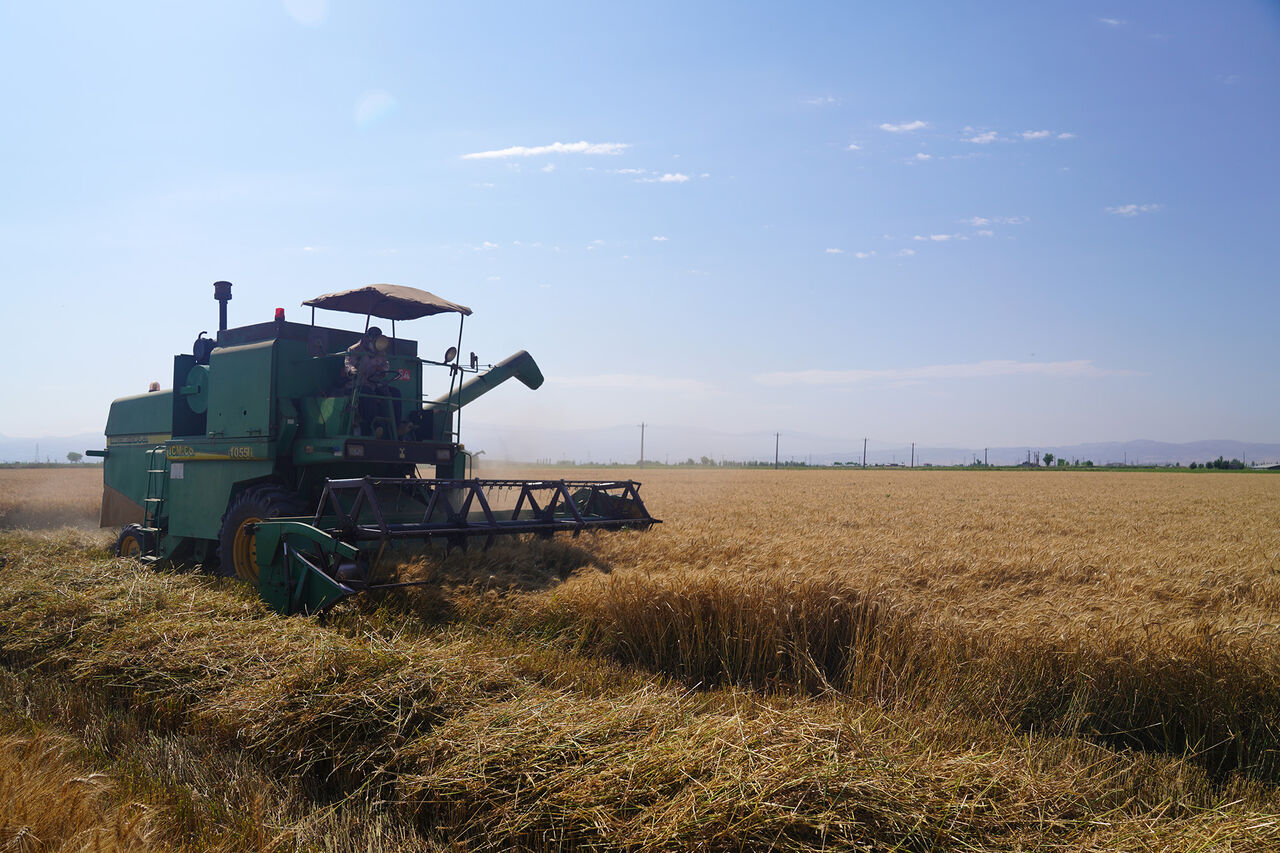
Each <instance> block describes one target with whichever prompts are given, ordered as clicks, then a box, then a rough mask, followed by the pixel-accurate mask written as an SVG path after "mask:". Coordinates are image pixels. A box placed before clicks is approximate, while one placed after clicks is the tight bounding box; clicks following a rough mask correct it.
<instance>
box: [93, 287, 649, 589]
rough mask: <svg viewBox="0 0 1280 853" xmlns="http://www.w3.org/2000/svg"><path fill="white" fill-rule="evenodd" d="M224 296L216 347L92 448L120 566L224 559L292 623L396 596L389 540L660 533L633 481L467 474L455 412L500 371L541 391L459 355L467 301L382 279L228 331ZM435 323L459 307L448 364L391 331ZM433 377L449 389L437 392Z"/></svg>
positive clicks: (537, 381) (199, 345)
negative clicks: (357, 327)
mask: <svg viewBox="0 0 1280 853" xmlns="http://www.w3.org/2000/svg"><path fill="white" fill-rule="evenodd" d="M214 298H215V299H217V301H218V303H219V324H218V334H217V337H216V338H207V337H205V335H206V333H205V332H201V333H200V336H199V337H198V338H197V339H196V341H195V344H194V345H193V346H192V352H191V353H190V354H186V355H177V356H174V359H173V385H172V387H171V388H168V389H155V388H153V390H152V391H151V392H149V393H146V394H139V395H136V396H132V397H122V398H120V399H118V400H116V401H114V402H113V403H112V404H111V411H110V414H109V415H108V417H107V427H106V444H107V447H106V449H105V450H91V451H88V452H89V454H90V455H93V456H102V457H105V459H104V483H103V497H102V520H101V524H102V526H103V527H121V526H123V530H122V531H121V533H120V536H119V538H118V539H117V550H118V552H119V553H120V554H121V555H122V556H133V557H137V558H139V559H143V560H147V561H162V560H163V561H168V562H172V563H176V564H193V563H200V564H202V565H204V566H205V567H206V568H211V567H216V568H217V571H219V572H220V573H222V574H224V575H228V576H235V577H239V578H240V579H242V580H244V581H246V582H249V583H252V584H254V585H255V586H257V588H258V590H259V591H260V593H261V594H262V597H263V599H265V600H266V601H267V602H268V603H269V604H270V605H271V606H272V607H273V608H275V609H276V610H278V611H280V612H282V613H315V612H322V611H324V610H325V609H327V608H328V607H330V606H332V605H333V604H334V603H335V602H337V601H339V600H341V599H342V598H344V597H346V596H348V595H352V594H354V593H357V592H362V591H366V590H372V589H386V588H390V587H394V586H399V584H392V583H387V582H385V581H382V580H380V578H379V564H380V559H381V557H382V556H383V554H384V553H386V552H387V551H388V550H389V549H391V548H392V547H393V546H397V545H403V544H405V543H414V542H418V543H422V542H430V541H437V542H443V543H445V544H446V545H449V546H462V547H465V546H466V545H467V544H468V543H470V542H472V541H475V540H477V539H478V540H479V541H480V542H481V543H482V544H484V545H486V546H487V545H489V544H491V543H492V542H493V541H494V540H495V539H496V538H497V537H499V536H511V535H517V534H538V535H541V536H551V535H553V534H555V533H557V532H561V531H565V532H569V533H572V534H574V535H577V534H578V533H581V532H582V531H584V530H617V529H621V528H638V529H644V528H648V527H649V526H651V525H653V524H656V523H658V520H657V519H655V518H653V516H651V515H650V514H649V512H648V510H647V509H646V508H645V505H644V502H643V501H642V500H641V499H640V491H639V488H640V484H639V483H637V482H634V481H631V480H617V481H571V480H484V479H474V478H471V477H469V476H468V474H469V469H470V467H471V466H470V464H469V463H470V454H469V453H468V452H467V450H466V448H465V446H464V445H463V444H462V443H461V441H460V438H459V422H460V413H461V409H462V407H463V406H465V405H467V404H468V403H470V402H472V401H473V400H475V399H476V398H477V397H479V396H480V395H482V394H484V393H486V392H488V391H490V390H492V389H493V388H495V387H496V386H498V385H499V384H501V383H502V382H505V381H506V380H507V379H511V378H515V379H519V380H520V381H521V382H522V383H524V384H525V385H526V386H528V387H529V388H537V387H538V386H540V385H541V384H542V372H541V371H540V370H539V369H538V365H537V364H536V363H535V362H534V360H533V357H532V356H530V355H529V354H528V353H527V352H524V351H521V352H518V353H516V354H515V355H513V356H511V357H510V358H507V359H506V360H504V361H502V362H500V363H498V364H496V365H492V366H484V367H482V366H481V365H479V364H478V363H477V359H476V357H475V355H474V354H472V355H471V357H470V359H469V360H468V362H467V363H462V362H460V361H459V359H458V354H459V350H460V348H461V345H462V327H463V323H464V321H465V318H466V317H467V316H468V315H470V314H471V309H470V308H467V307H466V306H465V305H458V304H456V303H453V302H449V301H448V300H445V299H441V298H440V297H438V296H435V295H434V294H431V293H428V292H427V291H425V290H418V289H416V288H412V287H399V286H395V285H387V284H374V285H369V286H367V287H362V288H358V289H355V290H348V291H343V292H340V293H330V294H326V295H324V296H319V297H316V298H315V299H310V300H307V301H306V302H304V303H303V305H307V306H310V307H311V322H310V324H302V323H291V322H286V320H285V319H284V312H283V310H282V309H276V316H275V319H274V320H272V321H270V322H267V323H258V324H255V325H250V326H240V327H238V328H227V302H228V301H229V300H230V299H231V285H230V284H229V283H228V282H225V281H220V282H217V283H215V284H214ZM317 308H321V309H327V310H332V311H342V312H346V313H350V314H357V315H362V316H363V317H364V318H365V331H364V332H363V333H361V332H354V331H347V330H343V329H335V328H327V327H324V326H317V325H316V324H315V309H317ZM435 314H457V315H458V345H457V346H450V347H449V349H448V351H447V352H445V354H444V357H443V358H442V359H441V360H440V361H432V360H430V359H425V358H420V357H419V355H418V345H417V343H416V342H415V341H412V340H408V339H404V338H398V337H396V334H395V324H396V321H405V320H413V319H417V318H419V317H426V316H429V315H435ZM374 317H377V318H379V319H382V320H389V321H391V335H390V336H387V335H384V334H383V333H382V330H381V329H380V328H379V327H377V326H373V325H371V320H372V318H374ZM433 370H434V371H435V372H436V375H438V376H440V377H441V382H440V390H441V391H442V392H443V393H439V394H438V396H435V397H427V396H424V376H425V374H427V373H428V372H430V371H433ZM446 382H447V385H446ZM446 389H447V390H446ZM419 466H422V467H425V468H428V469H434V474H435V476H434V477H430V478H422V477H418V476H417V475H418V469H419Z"/></svg>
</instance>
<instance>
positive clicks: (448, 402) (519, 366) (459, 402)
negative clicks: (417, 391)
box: [430, 350, 542, 408]
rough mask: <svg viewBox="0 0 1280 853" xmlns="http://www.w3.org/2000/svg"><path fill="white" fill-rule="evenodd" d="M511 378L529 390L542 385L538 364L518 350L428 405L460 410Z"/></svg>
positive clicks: (531, 357) (524, 352) (527, 354)
mask: <svg viewBox="0 0 1280 853" xmlns="http://www.w3.org/2000/svg"><path fill="white" fill-rule="evenodd" d="M513 377H514V378H515V379H519V380H520V381H521V382H523V383H524V384H525V385H527V386H528V387H529V388H537V387H538V386H539V385H541V384H542V371H541V370H540V369H539V368H538V363H537V362H536V361H534V360H533V356H531V355H529V353H528V352H526V351H524V350H520V352H518V353H516V354H515V355H511V356H508V357H507V358H505V359H503V360H502V361H500V362H498V363H497V364H495V365H494V366H493V367H492V368H490V369H489V370H487V371H485V372H484V373H481V374H479V375H478V376H473V377H472V378H471V379H468V380H467V381H466V382H464V383H462V387H461V388H459V389H458V390H457V391H454V392H453V393H452V394H445V395H443V396H440V397H437V398H435V399H434V400H432V401H431V403H430V405H431V406H439V407H441V408H448V407H450V406H456V407H458V408H461V407H462V406H465V405H467V404H468V403H470V402H472V401H474V400H475V399H476V398H477V397H480V396H482V395H483V394H487V393H488V392H490V391H492V390H493V389H494V388H497V387H498V386H499V385H501V384H502V383H503V382H506V381H507V380H508V379H511V378H513Z"/></svg>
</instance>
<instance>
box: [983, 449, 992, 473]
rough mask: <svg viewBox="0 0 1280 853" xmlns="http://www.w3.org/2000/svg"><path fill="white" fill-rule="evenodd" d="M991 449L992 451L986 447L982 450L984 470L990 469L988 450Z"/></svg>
mask: <svg viewBox="0 0 1280 853" xmlns="http://www.w3.org/2000/svg"><path fill="white" fill-rule="evenodd" d="M990 449H991V448H990V447H984V448H982V467H983V468H986V467H988V466H987V451H988V450H990Z"/></svg>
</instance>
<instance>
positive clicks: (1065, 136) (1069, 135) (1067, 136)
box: [1058, 133, 1076, 139]
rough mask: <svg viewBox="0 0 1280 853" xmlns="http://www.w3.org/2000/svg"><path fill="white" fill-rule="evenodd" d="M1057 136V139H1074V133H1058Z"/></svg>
mask: <svg viewBox="0 0 1280 853" xmlns="http://www.w3.org/2000/svg"><path fill="white" fill-rule="evenodd" d="M1058 138H1059V139H1075V138H1076V135H1075V134H1074V133H1059V134H1058Z"/></svg>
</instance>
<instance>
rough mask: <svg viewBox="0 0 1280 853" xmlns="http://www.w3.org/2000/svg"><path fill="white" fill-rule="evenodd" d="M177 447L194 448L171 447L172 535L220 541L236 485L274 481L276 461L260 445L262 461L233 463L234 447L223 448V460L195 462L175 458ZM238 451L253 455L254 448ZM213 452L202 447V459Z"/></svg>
mask: <svg viewBox="0 0 1280 853" xmlns="http://www.w3.org/2000/svg"><path fill="white" fill-rule="evenodd" d="M175 447H177V448H178V449H179V451H180V452H185V451H186V450H187V449H188V448H190V449H192V450H195V449H196V448H195V447H192V446H191V445H187V446H185V447H184V446H180V445H177V444H176V443H173V444H171V445H170V447H169V451H170V455H169V501H168V503H169V534H170V535H171V536H175V537H190V538H193V539H217V538H218V530H219V529H220V528H221V526H222V516H223V514H224V513H225V512H226V511H227V505H228V504H229V503H230V501H231V496H232V493H233V492H234V491H235V490H236V487H237V485H239V484H242V483H244V482H246V481H255V480H264V479H267V478H269V477H271V475H272V473H273V471H274V470H275V464H274V461H273V459H272V458H271V457H270V456H268V455H267V454H268V453H269V452H270V451H269V445H268V444H263V445H261V449H260V451H258V452H260V453H261V454H262V456H261V458H258V459H249V460H241V459H232V458H231V457H230V455H229V451H230V450H231V447H228V446H226V445H223V446H222V447H221V449H222V450H223V451H226V452H227V455H225V457H224V458H222V459H193V458H189V457H184V456H174V455H173V451H174V449H175ZM234 447H235V448H236V449H237V451H239V450H240V449H241V448H244V449H245V450H246V451H247V452H250V453H252V452H254V450H253V446H252V445H247V444H242V445H235V446H234ZM213 449H214V448H205V447H201V448H200V450H201V451H205V452H204V453H202V455H209V456H211V455H213V454H212V453H208V452H207V451H209V450H213Z"/></svg>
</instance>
